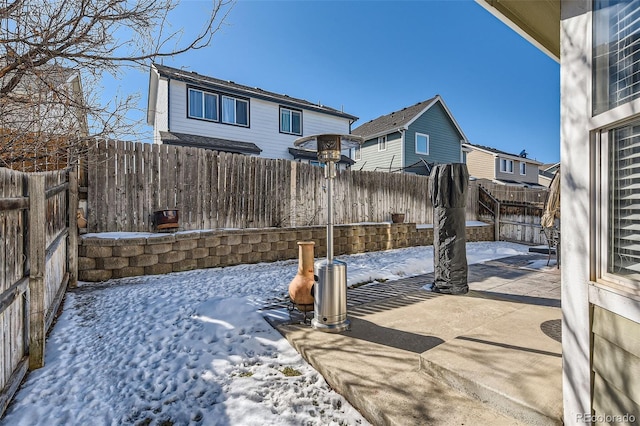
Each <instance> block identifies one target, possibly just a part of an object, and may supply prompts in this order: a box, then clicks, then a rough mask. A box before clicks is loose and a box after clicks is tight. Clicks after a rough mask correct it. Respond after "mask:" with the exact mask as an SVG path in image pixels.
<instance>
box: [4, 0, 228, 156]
mask: <svg viewBox="0 0 640 426" xmlns="http://www.w3.org/2000/svg"><path fill="white" fill-rule="evenodd" d="M176 1H177V0H137V1H131V0H100V1H95V0H13V1H11V0H0V166H3V165H7V164H9V163H10V162H11V158H13V159H15V160H16V161H20V162H23V161H26V160H25V159H26V158H34V159H36V160H39V159H41V158H42V152H46V153H47V155H51V153H52V152H53V151H55V149H53V147H52V145H51V141H55V144H56V145H57V146H58V145H59V146H60V147H61V149H60V151H61V152H62V151H64V150H65V149H67V150H68V149H69V147H70V146H72V145H73V144H80V143H81V141H85V140H86V138H87V137H88V136H90V134H91V136H94V137H95V136H99V137H104V138H117V137H118V136H119V135H122V134H129V135H131V132H133V131H134V129H135V128H136V127H137V125H138V124H139V123H131V122H129V121H128V120H127V118H126V115H127V112H129V111H130V110H131V109H133V108H136V102H137V100H138V98H139V97H138V96H136V95H126V96H120V97H118V96H115V94H114V96H112V98H111V101H109V102H108V104H107V105H103V103H102V102H101V101H100V99H101V97H100V96H99V95H100V87H99V81H100V79H101V78H102V77H103V76H104V75H105V74H110V75H111V76H113V77H116V78H117V77H118V76H119V75H120V73H121V72H122V69H123V67H128V66H133V67H140V66H144V67H148V66H149V65H150V63H151V62H153V61H156V60H158V59H159V58H163V57H170V56H174V55H179V54H181V53H185V52H188V51H190V50H197V49H202V48H204V47H207V46H209V45H210V43H211V41H212V39H213V36H214V35H215V33H216V32H218V31H219V30H220V28H221V25H222V24H223V23H224V20H225V19H226V18H227V16H228V14H229V12H230V10H231V9H232V7H233V3H234V1H235V0H210V1H211V3H210V10H209V14H208V16H203V17H202V29H201V31H199V32H198V33H196V34H195V35H194V34H191V35H190V36H189V37H188V38H187V39H185V40H183V37H184V35H185V34H184V30H183V29H179V30H177V31H168V29H169V27H170V22H171V16H172V15H171V12H172V11H173V10H174V9H175V7H176V6H177V2H176ZM196 28H197V27H196ZM64 138H67V139H68V140H69V142H68V143H63V140H64ZM82 143H84V142H82ZM3 161H4V164H3Z"/></svg>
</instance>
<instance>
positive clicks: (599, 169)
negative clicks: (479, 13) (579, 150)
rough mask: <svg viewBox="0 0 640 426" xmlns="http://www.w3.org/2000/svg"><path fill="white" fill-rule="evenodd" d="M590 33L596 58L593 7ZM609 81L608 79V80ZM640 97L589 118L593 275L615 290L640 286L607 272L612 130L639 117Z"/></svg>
mask: <svg viewBox="0 0 640 426" xmlns="http://www.w3.org/2000/svg"><path fill="white" fill-rule="evenodd" d="M591 12H592V13H591V18H590V22H591V25H590V27H591V28H590V32H589V33H590V35H589V36H588V37H587V46H586V47H587V49H586V50H587V53H588V54H589V55H591V59H592V60H593V45H592V41H593V30H594V20H595V13H596V10H595V9H593V7H592V8H591ZM595 84H596V81H595V80H594V76H593V74H591V75H590V76H589V81H588V86H587V87H591V88H593V87H594V85H595ZM605 84H608V81H606V82H605ZM588 101H589V111H593V102H594V94H593V92H592V91H588ZM638 111H640V98H636V99H632V100H630V101H629V102H627V103H624V104H621V105H618V106H616V107H613V108H610V109H608V110H605V111H602V112H599V113H598V114H595V115H592V116H591V118H590V119H589V131H590V134H591V147H592V150H593V151H592V152H594V154H595V155H593V156H592V157H593V160H592V161H593V162H592V164H591V168H592V170H595V173H594V174H593V177H592V179H593V180H592V189H593V193H594V194H595V195H594V197H593V199H592V200H591V202H592V203H593V204H592V205H593V208H594V209H595V215H593V219H592V224H593V226H592V229H593V231H592V232H593V234H592V235H593V241H594V249H595V250H594V254H593V257H592V258H591V259H592V267H593V269H592V276H594V278H595V281H596V282H597V283H598V284H599V285H601V286H603V287H605V288H607V289H609V290H612V291H613V292H620V291H621V292H622V293H623V294H627V293H628V292H629V290H631V292H637V291H638V289H640V280H633V279H629V278H626V277H624V276H620V275H616V274H614V273H610V272H608V268H607V267H608V255H609V235H608V226H609V194H608V189H609V143H610V140H609V139H610V138H609V136H610V134H609V132H610V131H611V130H613V129H616V128H619V127H623V126H625V125H626V124H630V123H632V122H637V121H638V120H640V113H638Z"/></svg>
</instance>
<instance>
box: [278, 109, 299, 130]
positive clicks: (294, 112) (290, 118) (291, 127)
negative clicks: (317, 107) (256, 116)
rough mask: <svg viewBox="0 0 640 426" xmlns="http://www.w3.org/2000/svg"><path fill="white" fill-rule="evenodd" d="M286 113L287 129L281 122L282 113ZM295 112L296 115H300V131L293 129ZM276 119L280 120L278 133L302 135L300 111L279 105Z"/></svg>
mask: <svg viewBox="0 0 640 426" xmlns="http://www.w3.org/2000/svg"><path fill="white" fill-rule="evenodd" d="M283 112H284V113H287V114H288V115H289V129H288V130H287V129H284V127H283V123H282V113H283ZM294 114H297V115H298V116H300V131H299V132H294V131H293V115H294ZM278 121H280V133H286V134H288V135H298V136H302V111H300V110H297V109H291V108H287V107H283V106H281V107H280V115H279V117H278Z"/></svg>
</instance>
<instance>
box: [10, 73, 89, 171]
mask: <svg viewBox="0 0 640 426" xmlns="http://www.w3.org/2000/svg"><path fill="white" fill-rule="evenodd" d="M14 74H15V73H11V72H10V73H8V74H7V75H5V76H4V77H2V78H0V86H2V85H3V84H5V83H6V82H8V81H9V80H11V79H12V78H14V77H16V78H17V77H19V82H18V83H17V85H16V87H15V88H13V89H12V90H10V91H9V92H7V93H3V94H2V97H1V100H0V167H9V168H14V169H17V170H22V171H44V170H54V169H58V168H64V167H67V166H68V160H69V158H68V156H69V151H70V150H71V149H72V148H75V149H74V151H77V150H78V149H80V147H79V146H77V144H78V140H80V139H83V138H86V137H87V136H88V134H89V125H88V119H87V107H86V104H85V101H84V96H83V91H82V84H81V78H80V73H79V72H78V71H77V70H74V69H71V68H66V67H62V66H59V65H48V64H45V65H42V66H39V67H35V68H34V69H32V70H29V71H28V72H26V73H25V74H24V75H21V76H15V75H14Z"/></svg>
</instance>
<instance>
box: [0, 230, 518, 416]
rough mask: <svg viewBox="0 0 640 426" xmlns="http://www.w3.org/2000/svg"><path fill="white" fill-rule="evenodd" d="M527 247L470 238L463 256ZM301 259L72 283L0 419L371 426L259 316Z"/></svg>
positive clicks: (374, 272)
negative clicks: (36, 361) (38, 356)
mask: <svg viewBox="0 0 640 426" xmlns="http://www.w3.org/2000/svg"><path fill="white" fill-rule="evenodd" d="M527 249H528V247H526V246H522V245H518V244H512V243H504V242H495V243H468V244H467V256H468V262H469V263H478V262H483V261H487V260H491V259H496V258H501V257H506V256H512V255H517V254H525V253H527ZM338 258H339V259H341V260H343V261H345V262H347V264H348V267H347V271H348V285H354V284H360V283H363V282H369V281H376V280H380V281H384V280H394V279H398V278H401V277H408V276H413V275H418V274H424V273H428V272H432V271H433V247H431V246H427V247H412V248H407V249H398V250H389V251H384V252H373V253H364V254H356V255H349V256H339V257H338ZM296 270H297V260H290V261H282V262H275V263H269V264H266V263H262V264H254V265H239V266H232V267H227V268H216V269H205V270H197V271H190V272H182V273H173V274H167V275H156V276H146V277H133V278H125V279H120V280H111V281H108V282H106V283H97V284H94V283H91V284H89V283H79V288H78V289H77V290H75V291H72V292H69V293H68V294H67V297H66V301H65V304H64V312H63V314H62V315H61V316H60V318H59V319H58V322H57V323H56V325H55V327H54V328H53V330H52V332H51V334H50V336H49V338H48V341H47V347H46V359H45V367H44V368H42V369H39V370H36V371H34V372H32V373H30V374H29V376H28V378H27V380H26V382H25V383H24V384H23V385H22V388H21V390H20V391H19V392H18V394H17V395H16V397H15V400H14V402H13V403H12V404H11V406H10V407H9V409H8V411H7V413H6V415H5V417H4V418H3V419H2V420H1V421H0V424H2V425H45V424H46V425H79V424H93V425H122V424H145V425H161V424H162V425H187V424H189V425H254V424H260V425H269V424H271V425H275V424H277V425H284V424H288V425H300V424H309V425H340V424H349V425H356V424H368V423H367V421H366V420H365V419H364V418H363V417H362V416H361V415H360V414H359V413H358V412H357V411H356V410H355V409H354V408H353V407H351V406H350V405H349V404H348V403H347V402H346V400H345V399H344V398H343V397H342V396H340V395H338V394H337V393H335V392H334V391H332V390H331V389H330V388H329V386H328V385H327V384H326V382H325V381H324V379H323V378H322V376H320V374H319V373H317V372H316V371H315V370H314V369H313V368H312V367H311V366H309V365H308V364H307V363H306V362H305V361H304V360H303V359H302V357H301V356H300V355H299V354H298V353H297V352H296V351H295V350H294V349H293V348H292V347H291V346H290V345H289V343H288V342H287V341H286V340H285V339H284V338H283V337H282V336H281V335H280V334H279V333H278V332H277V331H276V330H274V329H273V328H271V326H269V324H268V323H267V322H266V321H265V320H264V318H263V317H262V315H261V313H260V312H259V309H260V307H262V306H264V305H265V304H266V303H267V301H268V300H269V299H272V298H274V297H283V296H285V295H286V294H287V289H288V286H289V282H290V281H291V279H292V278H293V277H294V275H295V274H296Z"/></svg>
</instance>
